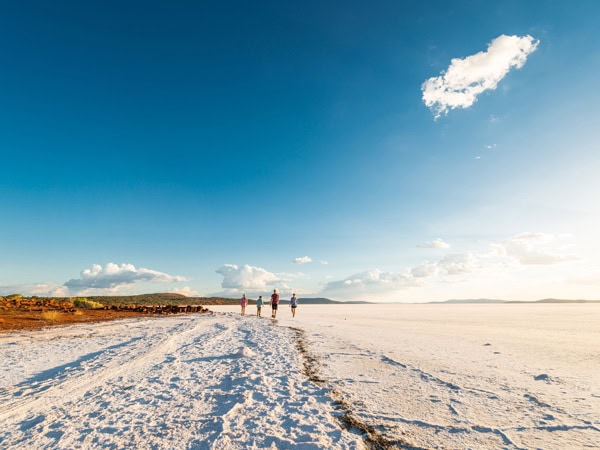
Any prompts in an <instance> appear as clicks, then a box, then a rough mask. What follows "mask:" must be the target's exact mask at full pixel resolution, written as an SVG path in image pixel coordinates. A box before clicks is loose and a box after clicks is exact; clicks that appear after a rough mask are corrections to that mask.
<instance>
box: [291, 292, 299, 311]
mask: <svg viewBox="0 0 600 450" xmlns="http://www.w3.org/2000/svg"><path fill="white" fill-rule="evenodd" d="M297 307H298V299H297V298H296V293H293V294H292V298H290V308H292V317H296V308H297Z"/></svg>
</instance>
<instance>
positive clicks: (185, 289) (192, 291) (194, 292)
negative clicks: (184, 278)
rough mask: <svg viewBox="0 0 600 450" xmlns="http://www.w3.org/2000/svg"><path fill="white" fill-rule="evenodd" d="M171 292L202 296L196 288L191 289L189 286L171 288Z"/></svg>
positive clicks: (187, 295)
mask: <svg viewBox="0 0 600 450" xmlns="http://www.w3.org/2000/svg"><path fill="white" fill-rule="evenodd" d="M171 292H173V293H174V294H181V295H185V296H186V297H202V294H200V293H199V292H198V291H197V290H195V289H192V288H191V287H189V286H183V287H181V288H175V289H171Z"/></svg>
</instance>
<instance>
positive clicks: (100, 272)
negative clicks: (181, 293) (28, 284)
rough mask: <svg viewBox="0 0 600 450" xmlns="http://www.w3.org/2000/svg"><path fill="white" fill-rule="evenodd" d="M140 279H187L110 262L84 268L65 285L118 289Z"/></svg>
mask: <svg viewBox="0 0 600 450" xmlns="http://www.w3.org/2000/svg"><path fill="white" fill-rule="evenodd" d="M140 281H152V282H162V283H176V282H181V281H186V279H185V278H184V277H181V276H176V275H169V274H166V273H163V272H158V271H156V270H150V269H145V268H143V267H140V268H139V269H138V268H136V267H135V266H134V265H133V264H114V263H108V264H106V266H105V267H102V266H101V265H100V264H94V265H93V266H92V268H91V269H85V270H83V271H82V272H81V274H80V278H74V279H71V280H69V281H67V282H66V283H65V284H64V286H66V287H67V288H69V289H70V290H77V289H118V288H119V287H121V286H126V285H131V284H135V283H137V282H140Z"/></svg>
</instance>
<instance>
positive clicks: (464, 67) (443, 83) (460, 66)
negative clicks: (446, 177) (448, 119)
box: [421, 34, 539, 119]
mask: <svg viewBox="0 0 600 450" xmlns="http://www.w3.org/2000/svg"><path fill="white" fill-rule="evenodd" d="M538 44H539V40H537V39H534V38H533V37H531V36H529V35H527V36H523V37H519V36H506V35H504V34H503V35H501V36H498V37H497V38H496V39H494V40H493V41H492V42H490V44H489V45H488V48H487V51H485V52H479V53H476V54H475V55H471V56H467V57H466V58H464V59H460V58H453V59H452V61H451V63H450V66H449V67H448V69H446V71H444V72H442V74H441V76H439V77H432V78H429V79H428V80H426V81H425V82H424V83H423V84H422V85H421V90H422V91H423V102H424V103H425V105H426V106H427V107H428V108H430V109H431V110H432V112H433V113H434V114H435V118H436V119H438V118H439V117H440V116H441V115H442V114H447V113H448V110H450V109H455V108H468V107H470V106H471V105H473V103H475V102H476V101H477V97H478V96H479V95H480V94H481V93H482V92H484V91H487V90H490V89H491V90H493V89H496V87H497V86H498V83H499V82H500V80H502V78H504V77H505V76H506V74H507V73H508V72H509V71H510V70H511V69H512V68H513V67H514V68H516V69H520V68H521V67H523V65H524V64H525V62H526V61H527V57H528V56H529V54H531V53H532V52H534V51H535V50H536V48H537V46H538Z"/></svg>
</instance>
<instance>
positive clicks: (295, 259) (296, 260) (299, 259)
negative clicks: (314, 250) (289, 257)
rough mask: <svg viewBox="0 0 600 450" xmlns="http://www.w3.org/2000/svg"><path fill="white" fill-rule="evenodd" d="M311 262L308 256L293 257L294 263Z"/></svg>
mask: <svg viewBox="0 0 600 450" xmlns="http://www.w3.org/2000/svg"><path fill="white" fill-rule="evenodd" d="M309 262H312V258H311V257H310V256H299V257H298V258H294V261H293V263H294V264H306V263H309Z"/></svg>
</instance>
